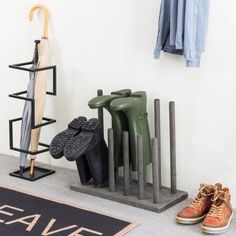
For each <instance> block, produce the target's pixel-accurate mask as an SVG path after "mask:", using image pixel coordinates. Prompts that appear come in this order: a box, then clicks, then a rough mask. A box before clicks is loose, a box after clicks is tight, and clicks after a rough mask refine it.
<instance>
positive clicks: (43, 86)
mask: <svg viewBox="0 0 236 236" xmlns="http://www.w3.org/2000/svg"><path fill="white" fill-rule="evenodd" d="M37 9H41V10H43V12H44V17H45V19H44V31H43V36H42V38H41V41H40V43H39V46H38V52H39V58H38V64H37V68H43V67H47V66H48V58H49V42H48V9H47V8H46V7H45V6H43V5H35V6H34V7H33V8H32V9H31V11H30V20H32V19H33V14H34V12H35V10H37ZM47 79H48V73H47V71H39V72H37V73H36V76H35V88H34V99H35V125H39V124H41V123H42V119H43V113H44V107H45V103H46V92H47ZM39 137H40V128H37V129H33V130H32V132H31V140H30V142H31V144H30V149H31V151H32V152H35V151H37V150H38V144H39ZM35 158H36V156H31V162H30V167H31V168H30V174H31V176H33V174H34V160H35Z"/></svg>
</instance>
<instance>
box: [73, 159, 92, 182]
mask: <svg viewBox="0 0 236 236" xmlns="http://www.w3.org/2000/svg"><path fill="white" fill-rule="evenodd" d="M76 166H77V169H78V173H79V177H80V182H81V184H82V185H86V184H88V183H89V182H90V180H91V179H92V178H93V177H92V174H91V172H90V169H89V166H88V162H87V160H86V157H85V155H83V156H82V157H81V158H79V159H78V160H77V161H76Z"/></svg>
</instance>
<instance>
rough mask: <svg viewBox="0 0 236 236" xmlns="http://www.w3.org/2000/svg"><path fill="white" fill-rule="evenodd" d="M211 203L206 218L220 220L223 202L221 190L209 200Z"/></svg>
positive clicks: (223, 194)
mask: <svg viewBox="0 0 236 236" xmlns="http://www.w3.org/2000/svg"><path fill="white" fill-rule="evenodd" d="M211 201H212V202H213V204H212V206H211V209H210V211H209V213H208V216H212V217H217V218H220V217H221V216H222V212H223V207H224V205H223V204H222V203H224V202H225V192H224V191H222V190H216V193H215V195H214V197H213V198H212V199H211Z"/></svg>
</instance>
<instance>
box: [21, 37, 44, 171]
mask: <svg viewBox="0 0 236 236" xmlns="http://www.w3.org/2000/svg"><path fill="white" fill-rule="evenodd" d="M39 42H40V41H39V40H35V50H34V56H33V60H32V63H33V65H32V67H31V69H35V68H36V66H37V62H38V44H39ZM34 79H35V72H30V73H29V84H28V88H27V93H26V98H33V97H34V82H35V81H34ZM31 115H32V111H31V104H30V102H29V101H26V102H25V105H24V110H23V115H22V122H21V138H20V148H21V149H22V150H25V151H28V150H29V145H30V134H31V125H32V120H31ZM26 161H27V153H25V152H21V153H20V175H23V172H24V168H25V166H26Z"/></svg>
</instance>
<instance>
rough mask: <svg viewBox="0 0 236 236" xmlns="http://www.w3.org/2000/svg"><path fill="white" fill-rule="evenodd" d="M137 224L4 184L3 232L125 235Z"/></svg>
mask: <svg viewBox="0 0 236 236" xmlns="http://www.w3.org/2000/svg"><path fill="white" fill-rule="evenodd" d="M136 225H137V224H135V223H132V222H128V221H126V220H122V219H119V218H116V217H112V216H109V215H105V214H102V213H97V212H93V211H91V210H88V209H85V208H80V207H76V206H71V205H67V204H65V203H61V202H56V201H51V200H48V199H46V198H42V197H38V196H34V195H30V194H26V193H22V192H19V191H15V190H12V189H8V188H5V187H4V188H3V187H0V235H1V236H51V235H53V236H97V235H103V236H112V235H116V236H122V235H125V234H126V233H127V232H128V231H130V230H131V229H133V228H134V227H135V226H136Z"/></svg>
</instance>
